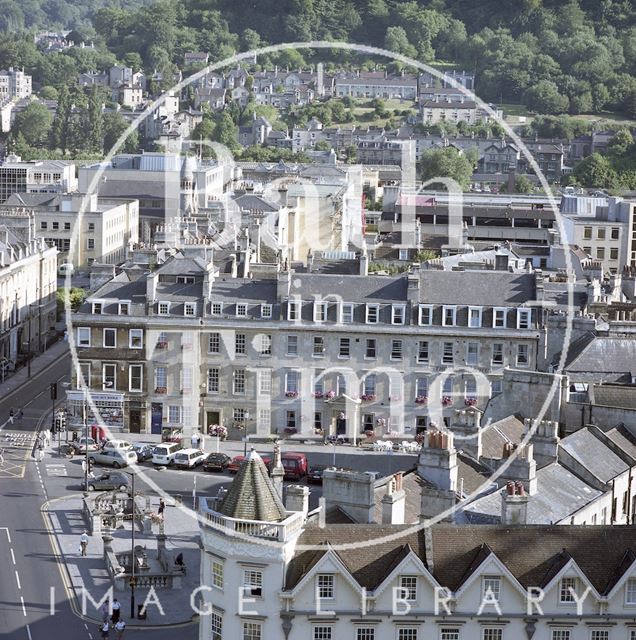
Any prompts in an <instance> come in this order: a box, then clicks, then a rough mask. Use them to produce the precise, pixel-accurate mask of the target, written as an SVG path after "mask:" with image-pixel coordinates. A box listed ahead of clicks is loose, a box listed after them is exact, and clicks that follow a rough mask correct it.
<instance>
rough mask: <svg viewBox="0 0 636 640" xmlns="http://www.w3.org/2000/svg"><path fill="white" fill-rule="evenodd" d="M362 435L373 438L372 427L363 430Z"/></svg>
mask: <svg viewBox="0 0 636 640" xmlns="http://www.w3.org/2000/svg"><path fill="white" fill-rule="evenodd" d="M364 435H365V436H366V437H367V438H373V436H374V435H375V431H374V430H373V429H366V431H365V432H364Z"/></svg>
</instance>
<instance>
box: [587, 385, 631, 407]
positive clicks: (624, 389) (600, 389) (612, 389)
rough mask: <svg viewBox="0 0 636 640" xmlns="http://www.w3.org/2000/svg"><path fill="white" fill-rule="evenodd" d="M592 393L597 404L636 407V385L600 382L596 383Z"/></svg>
mask: <svg viewBox="0 0 636 640" xmlns="http://www.w3.org/2000/svg"><path fill="white" fill-rule="evenodd" d="M591 395H592V402H593V404H596V405H600V406H603V407H620V408H622V409H636V387H632V386H622V385H606V384H599V385H594V387H593V388H592V390H591Z"/></svg>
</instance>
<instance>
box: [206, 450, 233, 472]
mask: <svg viewBox="0 0 636 640" xmlns="http://www.w3.org/2000/svg"><path fill="white" fill-rule="evenodd" d="M231 461H232V458H230V456H228V455H227V454H225V453H211V454H210V455H209V456H208V457H207V458H206V459H205V460H204V461H203V471H224V470H225V469H227V468H228V466H229V464H230V462H231Z"/></svg>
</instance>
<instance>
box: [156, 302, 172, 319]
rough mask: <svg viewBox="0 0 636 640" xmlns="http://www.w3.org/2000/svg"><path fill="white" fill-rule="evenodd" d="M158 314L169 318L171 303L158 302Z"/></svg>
mask: <svg viewBox="0 0 636 640" xmlns="http://www.w3.org/2000/svg"><path fill="white" fill-rule="evenodd" d="M157 313H158V314H159V315H160V316H167V315H168V314H169V313H170V303H169V302H158V303H157Z"/></svg>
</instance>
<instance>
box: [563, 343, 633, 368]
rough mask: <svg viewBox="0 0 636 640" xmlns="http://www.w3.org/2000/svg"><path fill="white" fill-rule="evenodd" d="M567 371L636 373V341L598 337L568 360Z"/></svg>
mask: <svg viewBox="0 0 636 640" xmlns="http://www.w3.org/2000/svg"><path fill="white" fill-rule="evenodd" d="M568 360H569V361H568V363H567V365H566V369H567V371H568V373H572V372H582V373H586V372H590V371H593V372H595V377H596V378H598V376H599V374H605V373H608V374H626V373H636V340H634V339H633V338H615V337H609V336H597V337H596V338H595V339H594V340H592V341H591V342H590V343H589V345H587V346H586V347H585V348H584V349H583V350H582V351H581V352H580V353H574V354H573V357H569V358H568Z"/></svg>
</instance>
